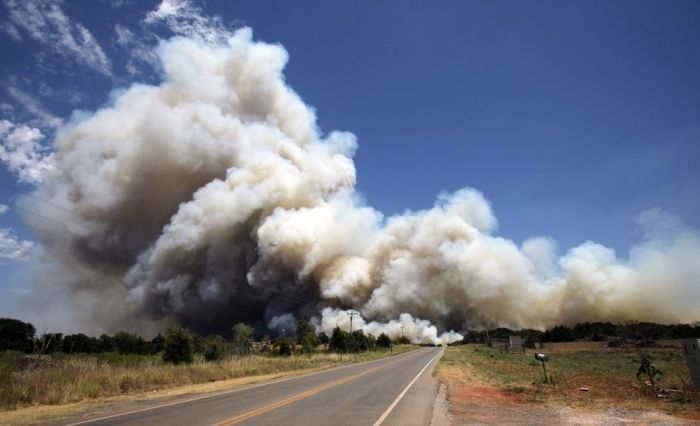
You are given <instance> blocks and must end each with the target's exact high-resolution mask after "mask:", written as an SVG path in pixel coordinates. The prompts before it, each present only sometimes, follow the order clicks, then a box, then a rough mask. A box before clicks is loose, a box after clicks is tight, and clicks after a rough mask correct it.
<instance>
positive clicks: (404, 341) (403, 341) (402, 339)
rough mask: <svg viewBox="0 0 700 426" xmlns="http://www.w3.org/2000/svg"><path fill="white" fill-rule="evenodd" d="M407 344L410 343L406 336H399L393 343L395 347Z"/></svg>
mask: <svg viewBox="0 0 700 426" xmlns="http://www.w3.org/2000/svg"><path fill="white" fill-rule="evenodd" d="M409 343H411V341H410V340H408V337H406V336H401V337H399V338H398V339H396V340H395V341H394V344H395V345H408V344H409Z"/></svg>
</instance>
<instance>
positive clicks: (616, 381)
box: [437, 342, 700, 418]
mask: <svg viewBox="0 0 700 426" xmlns="http://www.w3.org/2000/svg"><path fill="white" fill-rule="evenodd" d="M666 343H667V344H665V345H663V346H662V347H658V348H644V349H641V351H643V352H645V353H647V354H649V355H650V357H651V359H652V363H653V365H654V366H655V367H656V368H658V369H660V370H661V371H662V372H663V375H662V376H661V379H660V380H659V382H658V388H657V390H656V391H653V390H652V388H651V386H649V385H648V384H646V383H645V380H641V381H638V380H637V378H636V373H637V370H638V368H639V365H640V350H638V349H608V348H607V347H606V346H605V345H604V344H600V343H593V342H591V343H587V342H586V343H563V344H556V345H550V346H549V347H547V346H545V348H544V349H542V350H538V352H545V353H547V354H548V355H549V356H550V360H549V362H548V363H547V373H548V376H550V378H551V379H553V380H552V381H551V383H550V382H549V381H548V382H547V383H545V379H544V374H543V369H542V365H541V364H540V362H538V361H536V360H535V359H534V356H533V355H534V351H533V350H531V349H530V350H528V351H527V352H526V353H523V351H522V350H520V351H512V350H511V351H509V352H510V353H508V352H507V351H505V350H504V349H503V348H501V349H498V348H489V347H486V346H483V345H464V346H453V347H449V348H448V349H447V351H446V352H445V354H444V356H443V358H442V360H441V361H440V364H439V366H438V372H437V374H438V376H439V377H440V378H441V380H443V382H445V383H447V384H448V389H449V394H450V399H451V401H452V402H453V406H459V405H460V402H461V401H460V400H464V399H468V398H470V395H474V394H475V393H476V394H479V395H481V396H483V397H484V398H491V399H492V400H494V401H500V402H502V403H504V404H511V405H513V404H515V405H518V404H530V405H532V404H536V405H539V406H553V407H572V408H574V409H581V410H609V409H623V410H656V411H660V412H663V413H667V414H673V415H678V416H683V417H694V418H697V417H698V414H699V413H700V399H699V398H698V394H697V392H696V391H694V390H692V388H691V387H689V386H687V384H688V383H690V377H689V374H688V370H687V367H686V364H685V360H684V358H683V354H682V352H681V350H680V347H679V344H678V343H677V342H666ZM496 405H498V404H496ZM496 405H494V407H495V406H496Z"/></svg>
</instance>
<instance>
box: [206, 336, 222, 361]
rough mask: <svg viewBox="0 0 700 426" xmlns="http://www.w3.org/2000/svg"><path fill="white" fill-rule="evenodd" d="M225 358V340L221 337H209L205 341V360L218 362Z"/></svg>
mask: <svg viewBox="0 0 700 426" xmlns="http://www.w3.org/2000/svg"><path fill="white" fill-rule="evenodd" d="M223 357H224V338H223V337H221V336H218V335H217V336H209V337H207V338H206V339H204V359H205V360H207V361H218V360H220V359H222V358H223Z"/></svg>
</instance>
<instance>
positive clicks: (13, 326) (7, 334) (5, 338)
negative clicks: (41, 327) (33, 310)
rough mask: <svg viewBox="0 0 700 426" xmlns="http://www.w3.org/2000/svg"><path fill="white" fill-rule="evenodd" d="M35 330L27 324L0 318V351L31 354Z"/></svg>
mask: <svg viewBox="0 0 700 426" xmlns="http://www.w3.org/2000/svg"><path fill="white" fill-rule="evenodd" d="M35 333H36V329H35V328H34V326H33V325H32V324H30V323H28V322H23V321H20V320H16V319H12V318H0V351H8V350H9V351H22V352H27V353H29V352H31V351H32V350H33V349H34V334H35Z"/></svg>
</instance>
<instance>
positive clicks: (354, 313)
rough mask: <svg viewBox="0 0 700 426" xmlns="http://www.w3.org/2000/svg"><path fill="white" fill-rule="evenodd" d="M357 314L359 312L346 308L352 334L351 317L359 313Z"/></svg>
mask: <svg viewBox="0 0 700 426" xmlns="http://www.w3.org/2000/svg"><path fill="white" fill-rule="evenodd" d="M359 314H360V313H359V312H357V311H354V310H352V309H349V310H348V315H350V334H352V317H354V316H355V315H359Z"/></svg>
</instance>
